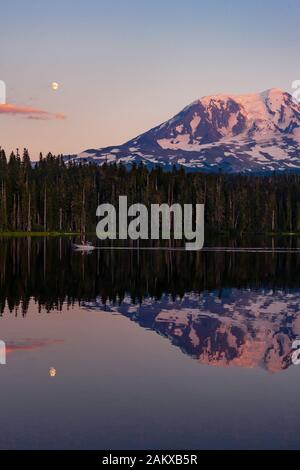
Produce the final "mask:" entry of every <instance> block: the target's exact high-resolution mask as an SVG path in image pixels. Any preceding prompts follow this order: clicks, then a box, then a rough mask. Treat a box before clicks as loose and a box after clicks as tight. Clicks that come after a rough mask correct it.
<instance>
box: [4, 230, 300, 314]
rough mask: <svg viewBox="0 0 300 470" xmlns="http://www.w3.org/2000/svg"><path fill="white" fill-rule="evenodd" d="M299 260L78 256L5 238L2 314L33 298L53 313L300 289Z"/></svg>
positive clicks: (53, 244)
mask: <svg viewBox="0 0 300 470" xmlns="http://www.w3.org/2000/svg"><path fill="white" fill-rule="evenodd" d="M299 265H300V254H299V255H298V254H295V253H292V254H291V253H280V254H276V253H259V254H256V253H212V252H210V253H208V252H181V251H179V252H178V251H177V252H172V251H117V250H104V251H101V250H97V251H96V252H94V253H92V254H90V255H82V254H81V253H74V252H73V251H72V250H71V247H70V239H67V238H48V239H46V238H28V239H27V238H19V239H5V238H2V239H0V310H1V312H3V311H4V306H5V304H6V302H7V304H8V306H9V309H10V310H14V309H15V307H19V308H20V310H21V311H22V312H23V314H26V311H27V309H28V303H29V299H30V298H31V297H33V298H34V299H35V301H36V302H37V303H38V304H39V305H40V306H43V307H45V308H46V309H47V310H51V309H61V306H62V303H63V302H68V303H70V304H72V303H75V302H82V301H90V300H93V299H95V298H96V297H99V298H100V299H101V300H102V301H103V302H104V303H105V302H106V301H107V300H110V301H112V302H120V301H122V299H123V298H124V296H125V295H126V294H129V295H130V297H131V299H132V302H133V303H139V302H141V301H142V300H143V298H145V297H148V296H150V297H153V298H156V299H160V298H161V297H162V295H163V294H164V293H167V294H170V295H171V296H173V298H175V297H177V296H179V297H182V296H183V295H184V293H185V292H191V291H194V292H196V293H201V292H203V291H205V290H212V289H219V290H220V295H222V291H223V290H224V289H226V288H228V287H236V288H245V287H251V288H258V287H268V288H271V289H272V288H276V287H281V288H287V289H288V288H292V287H299V281H300V274H299V273H300V270H299Z"/></svg>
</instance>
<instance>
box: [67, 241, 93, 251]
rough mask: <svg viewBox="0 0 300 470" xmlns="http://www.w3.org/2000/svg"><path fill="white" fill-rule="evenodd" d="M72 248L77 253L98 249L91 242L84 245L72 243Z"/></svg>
mask: <svg viewBox="0 0 300 470" xmlns="http://www.w3.org/2000/svg"><path fill="white" fill-rule="evenodd" d="M72 247H73V249H74V250H77V251H93V250H95V249H96V247H95V246H93V245H92V244H91V243H90V242H84V243H80V244H78V243H72Z"/></svg>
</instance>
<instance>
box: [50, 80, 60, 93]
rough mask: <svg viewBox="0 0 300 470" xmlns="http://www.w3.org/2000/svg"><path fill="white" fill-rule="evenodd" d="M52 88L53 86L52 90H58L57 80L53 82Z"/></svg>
mask: <svg viewBox="0 0 300 470" xmlns="http://www.w3.org/2000/svg"><path fill="white" fill-rule="evenodd" d="M51 88H52V90H54V91H56V90H58V88H59V84H58V83H57V82H52V83H51Z"/></svg>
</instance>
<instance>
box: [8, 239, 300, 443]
mask: <svg viewBox="0 0 300 470" xmlns="http://www.w3.org/2000/svg"><path fill="white" fill-rule="evenodd" d="M70 246H71V245H70V240H69V239H67V238H64V239H58V238H53V239H46V238H45V239H42V238H35V239H26V238H21V239H4V238H3V239H0V312H1V317H0V339H3V340H4V341H5V342H6V345H7V364H6V365H5V366H4V365H1V366H0V381H1V392H2V393H1V407H0V429H1V430H2V432H1V434H0V448H1V449H139V448H141V449H155V448H156V449H224V448H225V449H239V448H256V449H258V448H280V449H293V448H295V449H298V448H300V440H299V436H300V402H299V396H300V366H295V365H293V364H292V361H291V347H292V342H293V341H294V339H296V338H299V337H300V313H299V307H300V253H297V252H283V253H277V252H276V251H274V252H270V253H266V252H259V253H255V252H251V253H236V252H234V251H233V252H228V253H224V252H219V251H209V252H200V253H195V252H182V251H158V250H156V251H153V252H152V251H138V250H133V251H130V250H127V251H117V250H113V249H112V250H98V251H96V252H94V253H92V254H90V255H82V254H81V253H74V252H73V251H72V250H71V247H70ZM248 246H250V245H248ZM259 246H260V247H267V246H271V247H272V246H273V247H276V246H283V245H282V241H280V240H275V241H274V240H273V241H270V240H268V241H263V242H259ZM285 247H289V248H293V249H295V248H298V241H297V240H296V241H295V240H291V241H288V242H287V243H286V242H285ZM50 368H54V369H55V370H56V375H55V376H53V377H52V376H50V374H49V370H50Z"/></svg>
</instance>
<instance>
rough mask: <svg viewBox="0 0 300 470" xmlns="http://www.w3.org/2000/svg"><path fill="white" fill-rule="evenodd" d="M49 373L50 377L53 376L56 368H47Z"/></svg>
mask: <svg viewBox="0 0 300 470" xmlns="http://www.w3.org/2000/svg"><path fill="white" fill-rule="evenodd" d="M49 375H50V377H55V376H56V369H55V367H50V369H49Z"/></svg>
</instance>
